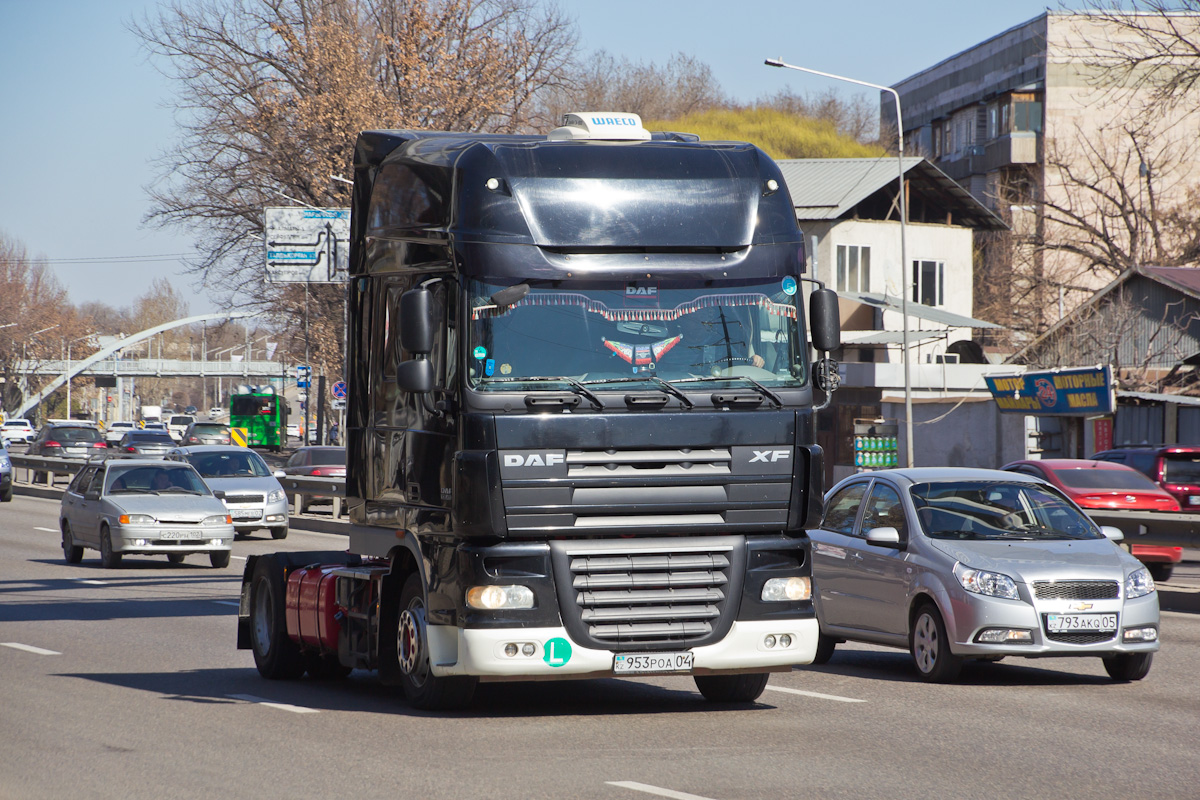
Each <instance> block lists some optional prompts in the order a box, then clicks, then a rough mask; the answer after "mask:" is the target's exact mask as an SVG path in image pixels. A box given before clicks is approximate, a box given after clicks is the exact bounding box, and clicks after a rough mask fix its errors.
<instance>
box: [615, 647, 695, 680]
mask: <svg viewBox="0 0 1200 800" xmlns="http://www.w3.org/2000/svg"><path fill="white" fill-rule="evenodd" d="M691 671H692V654H691V653H690V652H680V653H617V654H616V655H615V656H613V672H615V673H617V674H618V675H647V674H651V673H656V672H691Z"/></svg>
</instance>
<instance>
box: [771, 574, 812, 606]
mask: <svg viewBox="0 0 1200 800" xmlns="http://www.w3.org/2000/svg"><path fill="white" fill-rule="evenodd" d="M810 597H812V582H811V581H809V579H808V578H796V577H792V578H771V579H770V580H768V581H767V582H766V583H764V584H763V588H762V600H763V602H764V603H789V602H795V601H797V600H808V599H809V598H810Z"/></svg>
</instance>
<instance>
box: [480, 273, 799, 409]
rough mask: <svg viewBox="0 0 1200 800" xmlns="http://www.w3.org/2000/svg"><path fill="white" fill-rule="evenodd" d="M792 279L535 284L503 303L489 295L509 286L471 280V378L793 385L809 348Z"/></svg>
mask: <svg viewBox="0 0 1200 800" xmlns="http://www.w3.org/2000/svg"><path fill="white" fill-rule="evenodd" d="M796 286H797V283H796V279H795V278H792V277H787V278H784V279H783V280H779V279H771V280H769V281H761V280H756V281H736V282H734V281H731V282H728V283H723V284H720V285H699V284H698V283H697V282H689V283H686V284H685V283H683V282H678V281H639V282H636V283H633V282H631V283H626V282H623V281H622V282H614V281H587V282H580V283H578V284H572V285H571V286H570V287H566V286H562V285H551V284H547V285H538V284H535V285H534V286H533V287H532V288H531V289H530V290H529V292H528V293H527V294H526V295H524V296H523V297H521V298H520V299H517V300H515V301H514V302H512V304H511V305H504V306H502V305H498V304H497V303H496V302H495V301H494V300H492V297H493V296H494V295H495V294H496V292H498V291H500V290H501V289H504V288H506V287H503V286H497V285H492V284H487V283H482V282H480V281H471V282H470V284H469V287H468V292H469V295H468V296H469V298H470V309H469V314H470V325H471V327H470V341H469V342H468V345H467V365H468V374H469V383H470V385H471V386H472V387H473V388H475V389H478V390H481V391H513V389H514V388H515V387H516V388H533V387H538V388H545V383H546V382H547V379H552V378H558V379H560V380H561V379H563V378H569V379H571V380H574V381H578V382H581V383H586V384H588V385H593V384H595V385H600V386H602V385H603V383H604V382H605V381H606V380H620V381H623V382H626V383H627V382H628V381H629V379H630V378H631V377H633V378H645V379H646V380H647V382H651V383H652V382H653V381H654V379H655V378H657V379H661V380H667V381H674V380H693V381H694V380H696V379H713V378H717V379H721V378H723V379H727V380H730V381H740V382H745V381H744V379H747V378H748V379H751V380H753V381H757V382H759V383H760V384H764V385H769V386H788V387H790V386H800V385H803V384H804V383H805V381H806V380H807V374H806V360H805V359H806V353H807V350H808V347H807V345H806V343H805V340H804V336H803V321H804V320H803V314H802V311H801V307H800V303H799V301H798V299H797V298H798V297H799V293H798V292H797V289H796ZM510 288H511V287H510ZM520 379H528V380H520ZM539 384H541V385H540V386H538V385H539Z"/></svg>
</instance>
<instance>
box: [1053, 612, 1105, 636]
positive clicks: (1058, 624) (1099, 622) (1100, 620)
mask: <svg viewBox="0 0 1200 800" xmlns="http://www.w3.org/2000/svg"><path fill="white" fill-rule="evenodd" d="M1116 629H1117V615H1116V614H1047V615H1046V630H1047V631H1049V632H1050V633H1071V632H1072V631H1081V632H1085V633H1087V632H1096V633H1111V632H1112V631H1115V630H1116Z"/></svg>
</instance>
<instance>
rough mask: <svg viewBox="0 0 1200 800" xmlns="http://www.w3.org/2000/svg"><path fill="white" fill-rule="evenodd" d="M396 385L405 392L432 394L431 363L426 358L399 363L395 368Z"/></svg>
mask: <svg viewBox="0 0 1200 800" xmlns="http://www.w3.org/2000/svg"><path fill="white" fill-rule="evenodd" d="M396 385H397V386H398V387H400V388H401V389H402V390H404V391H406V392H415V393H424V392H432V391H433V362H432V361H430V360H429V359H427V358H422V359H413V360H411V361H401V362H400V364H399V365H397V366H396Z"/></svg>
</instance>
